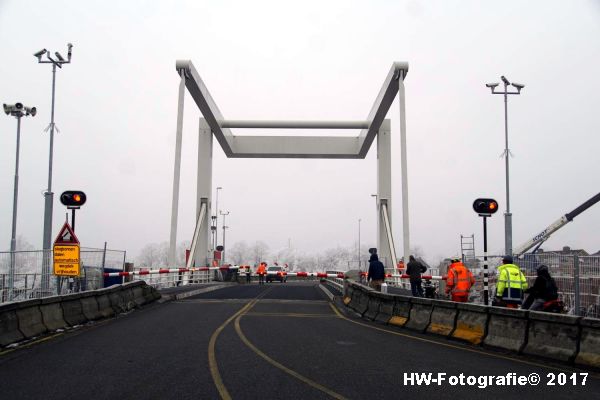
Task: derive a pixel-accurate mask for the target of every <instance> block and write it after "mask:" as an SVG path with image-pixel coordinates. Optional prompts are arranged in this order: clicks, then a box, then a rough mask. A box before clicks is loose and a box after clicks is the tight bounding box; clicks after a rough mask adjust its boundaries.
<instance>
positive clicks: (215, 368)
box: [208, 288, 272, 400]
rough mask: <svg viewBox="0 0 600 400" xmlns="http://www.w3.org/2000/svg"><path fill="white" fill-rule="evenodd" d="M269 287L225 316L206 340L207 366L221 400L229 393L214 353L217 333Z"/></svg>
mask: <svg viewBox="0 0 600 400" xmlns="http://www.w3.org/2000/svg"><path fill="white" fill-rule="evenodd" d="M271 289H272V288H268V289H267V290H265V291H264V292H262V293H261V294H259V295H258V296H256V297H255V298H254V299H253V300H252V301H250V302H249V303H248V304H246V305H245V306H244V307H242V308H241V309H240V310H239V311H238V312H236V313H235V314H233V315H232V316H231V317H229V318H227V320H226V321H225V322H223V324H221V326H219V327H218V328H217V329H216V330H215V331H214V332H213V334H212V336H211V337H210V341H209V342H208V368H209V370H210V375H211V376H212V378H213V382H214V384H215V386H216V387H217V391H218V392H219V395H220V396H221V398H222V399H223V400H231V395H230V394H229V391H228V390H227V388H226V387H225V384H224V383H223V379H222V378H221V374H220V373H219V365H218V364H217V356H216V353H215V347H216V344H217V338H218V337H219V335H220V334H221V332H222V331H223V329H225V327H226V326H227V325H228V324H229V323H230V322H231V321H233V320H234V319H235V318H236V317H238V316H239V315H241V314H242V313H244V312H246V311H247V310H249V309H250V308H252V307H253V306H254V304H256V302H257V301H258V300H259V299H260V298H261V297H263V296H265V295H266V294H267V293H268V292H270V291H271Z"/></svg>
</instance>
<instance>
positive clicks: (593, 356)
mask: <svg viewBox="0 0 600 400" xmlns="http://www.w3.org/2000/svg"><path fill="white" fill-rule="evenodd" d="M579 326H580V327H581V337H580V339H579V353H578V354H577V357H576V358H575V363H576V364H582V365H589V366H592V367H596V368H600V319H591V318H583V319H582V320H581V321H579Z"/></svg>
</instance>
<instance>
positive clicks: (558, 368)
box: [329, 303, 599, 379]
mask: <svg viewBox="0 0 600 400" xmlns="http://www.w3.org/2000/svg"><path fill="white" fill-rule="evenodd" d="M329 306H330V307H331V308H332V309H333V311H334V312H335V313H336V314H337V315H338V316H339V317H340V318H342V319H344V320H346V321H348V322H352V323H354V324H357V325H361V326H364V327H367V328H370V329H375V330H377V331H381V332H386V333H390V334H392V335H396V336H402V337H405V338H409V339H413V340H418V341H421V342H426V343H432V344H436V345H438V346H444V347H449V348H452V349H458V350H461V351H469V352H471V353H477V354H482V355H485V356H488V357H493V358H501V359H504V360H509V361H516V362H518V363H521V364H527V365H533V366H535V367H541V368H547V369H552V370H555V371H561V372H575V371H582V370H581V369H577V368H572V369H566V368H560V367H554V366H551V365H547V364H541V363H537V362H534V361H526V360H522V359H519V358H514V357H510V356H504V355H501V354H494V353H487V352H485V351H482V350H477V349H472V348H469V347H462V346H457V345H453V344H450V343H441V342H437V341H435V340H431V339H425V338H421V337H417V336H412V335H409V334H406V333H401V332H396V331H392V330H389V329H383V328H379V327H377V326H372V325H369V324H366V323H364V322H359V321H355V320H353V319H350V318H348V317H346V316H345V315H343V314H342V313H341V312H340V311H339V310H338V309H337V307H336V306H335V305H334V304H333V303H329ZM585 372H589V371H585ZM589 374H590V376H591V377H594V378H596V379H598V378H599V376H598V375H597V374H595V373H593V372H589Z"/></svg>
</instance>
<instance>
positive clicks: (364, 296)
mask: <svg viewBox="0 0 600 400" xmlns="http://www.w3.org/2000/svg"><path fill="white" fill-rule="evenodd" d="M371 291H372V289H371V288H367V287H362V288H361V290H360V297H359V298H358V305H357V306H356V308H355V310H354V311H356V312H357V313H359V314H360V315H363V314H364V313H365V312H366V311H367V310H368V309H369V297H370V296H369V294H370V293H371Z"/></svg>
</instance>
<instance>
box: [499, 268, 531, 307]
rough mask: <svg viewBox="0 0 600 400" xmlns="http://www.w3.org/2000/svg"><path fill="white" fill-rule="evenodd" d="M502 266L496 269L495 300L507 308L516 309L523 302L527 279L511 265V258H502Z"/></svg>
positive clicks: (518, 269) (519, 270)
mask: <svg viewBox="0 0 600 400" xmlns="http://www.w3.org/2000/svg"><path fill="white" fill-rule="evenodd" d="M502 262H503V264H502V265H501V266H499V267H498V284H497V285H496V299H497V300H499V303H500V304H502V303H504V304H506V306H507V307H509V308H516V307H517V306H518V305H519V304H521V302H522V301H523V293H524V292H525V289H527V279H525V275H523V272H521V269H520V268H519V267H518V266H517V265H515V264H513V258H512V256H504V258H503V259H502Z"/></svg>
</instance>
